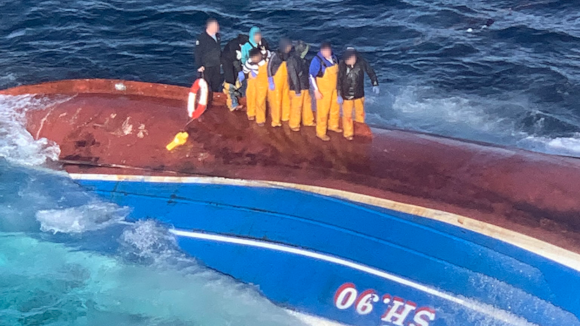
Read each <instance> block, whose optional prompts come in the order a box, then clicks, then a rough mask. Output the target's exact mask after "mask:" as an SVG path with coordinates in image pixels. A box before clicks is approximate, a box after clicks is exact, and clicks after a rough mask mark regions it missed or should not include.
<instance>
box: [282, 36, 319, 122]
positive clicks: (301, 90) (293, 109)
mask: <svg viewBox="0 0 580 326" xmlns="http://www.w3.org/2000/svg"><path fill="white" fill-rule="evenodd" d="M309 49H310V47H309V46H308V44H306V43H304V42H302V41H298V42H297V43H296V46H294V48H293V49H292V50H290V53H289V54H288V59H287V60H286V65H287V67H288V86H289V89H290V123H289V125H290V129H292V130H293V131H299V130H300V120H302V125H304V126H309V127H312V126H315V125H316V124H315V123H314V114H313V113H312V98H311V96H310V80H309V77H308V75H309V69H310V65H309V64H308V62H307V61H306V59H305V57H306V54H308V50H309Z"/></svg>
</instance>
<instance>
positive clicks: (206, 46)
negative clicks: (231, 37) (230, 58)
mask: <svg viewBox="0 0 580 326" xmlns="http://www.w3.org/2000/svg"><path fill="white" fill-rule="evenodd" d="M219 31H220V25H219V24H218V22H217V20H215V19H213V18H210V19H208V20H207V23H206V25H205V31H204V32H203V33H201V34H199V36H198V38H197V41H196V42H195V63H196V64H197V67H198V68H197V71H199V72H200V73H202V75H203V78H204V79H205V80H206V81H207V83H208V85H209V88H210V90H211V91H212V92H219V90H220V86H221V72H220V66H221V54H222V50H221V44H220V43H221V39H220V35H219Z"/></svg>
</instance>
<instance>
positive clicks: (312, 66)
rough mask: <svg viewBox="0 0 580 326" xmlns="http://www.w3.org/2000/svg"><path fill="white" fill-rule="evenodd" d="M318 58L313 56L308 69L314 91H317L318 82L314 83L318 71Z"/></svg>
mask: <svg viewBox="0 0 580 326" xmlns="http://www.w3.org/2000/svg"><path fill="white" fill-rule="evenodd" d="M320 68H321V67H320V59H318V57H314V59H312V62H310V69H309V70H308V71H309V78H310V83H311V84H312V87H313V88H314V90H315V91H318V84H317V83H316V77H317V76H318V73H319V72H320Z"/></svg>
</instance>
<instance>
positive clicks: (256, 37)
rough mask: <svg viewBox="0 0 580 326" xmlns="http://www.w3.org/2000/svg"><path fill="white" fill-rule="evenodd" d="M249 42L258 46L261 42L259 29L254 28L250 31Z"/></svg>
mask: <svg viewBox="0 0 580 326" xmlns="http://www.w3.org/2000/svg"><path fill="white" fill-rule="evenodd" d="M249 36H250V41H252V43H254V44H259V43H260V42H261V41H262V31H261V30H260V28H259V27H257V26H254V27H252V29H250V35H249Z"/></svg>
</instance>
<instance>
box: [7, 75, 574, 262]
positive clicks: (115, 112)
mask: <svg viewBox="0 0 580 326" xmlns="http://www.w3.org/2000/svg"><path fill="white" fill-rule="evenodd" d="M116 85H117V86H116ZM121 85H122V86H121ZM188 91H189V90H188V89H187V88H183V87H176V86H167V85H159V84H149V83H138V82H124V81H123V82H122V81H111V80H73V81H62V82H55V83H47V84H41V85H33V86H23V87H17V88H13V89H9V90H6V91H3V92H0V94H5V95H22V94H41V95H44V96H49V97H50V96H53V95H56V94H58V95H62V94H70V95H73V94H74V95H75V96H74V97H72V98H71V99H70V100H68V101H66V102H64V103H61V104H58V105H56V106H54V107H49V108H47V109H45V110H41V111H31V112H29V115H28V130H29V131H30V132H31V134H32V135H34V136H35V137H37V138H39V137H45V138H48V139H51V140H53V141H55V142H57V143H58V144H59V145H60V147H61V150H62V153H61V159H62V160H63V161H69V162H68V163H67V164H65V168H66V170H67V171H68V172H71V173H101V174H138V175H204V176H219V177H228V178H238V179H250V180H266V181H280V182H289V183H295V184H303V185H312V186H321V187H326V188H333V189H338V190H344V191H349V192H354V193H359V194H365V195H370V196H374V197H378V198H384V199H389V200H394V201H398V202H402V203H408V204H413V205H418V206H422V207H428V208H433V209H437V210H441V211H446V212H450V213H455V214H458V215H463V216H467V217H470V218H473V219H477V220H480V221H483V222H487V223H491V224H494V225H497V226H501V227H504V228H506V229H510V230H514V231H517V232H519V233H523V234H526V235H529V236H532V237H534V238H538V239H541V240H544V241H546V242H550V243H552V244H555V245H558V246H560V247H564V248H566V249H570V250H573V251H575V252H578V253H580V197H579V195H580V160H578V159H573V158H566V157H558V156H549V155H543V154H537V153H531V152H526V151H521V150H516V149H507V148H498V147H493V146H489V145H485V144H475V143H467V142H462V141H458V140H453V139H447V138H441V137H435V136H429V135H424V134H417V133H411V132H406V131H399V130H380V129H373V130H372V133H373V135H372V136H371V135H370V129H369V128H368V127H366V126H364V125H357V126H356V130H355V141H353V142H349V141H347V140H345V139H344V138H343V137H342V135H339V134H334V133H332V132H331V133H330V136H331V138H332V139H331V141H330V142H328V143H325V142H322V141H320V140H318V139H317V138H316V137H315V132H314V128H308V127H304V128H302V130H301V131H300V132H293V131H291V130H290V129H289V128H287V126H284V127H283V128H271V127H269V126H266V127H259V126H257V125H256V124H255V123H252V122H250V121H248V120H247V118H246V116H245V113H244V112H234V113H232V112H229V110H228V109H227V108H226V107H225V105H224V102H225V99H224V98H223V97H222V96H221V94H217V95H216V96H215V97H214V100H213V103H212V105H211V106H210V107H209V108H208V110H207V112H206V113H205V114H204V115H203V116H202V117H201V118H200V119H199V120H197V121H194V122H193V123H191V124H190V125H189V126H188V130H187V131H188V132H189V133H190V137H189V140H188V142H187V144H185V145H183V146H181V147H178V148H177V149H175V150H174V151H173V152H168V151H167V150H166V149H165V146H166V145H167V144H168V143H169V142H170V141H171V140H172V139H173V137H174V136H175V134H176V133H177V132H179V131H180V130H181V129H182V128H183V127H184V126H185V124H186V123H187V121H188V118H187V110H186V107H187V103H186V102H187V94H188ZM459 223H461V221H459Z"/></svg>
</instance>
